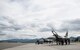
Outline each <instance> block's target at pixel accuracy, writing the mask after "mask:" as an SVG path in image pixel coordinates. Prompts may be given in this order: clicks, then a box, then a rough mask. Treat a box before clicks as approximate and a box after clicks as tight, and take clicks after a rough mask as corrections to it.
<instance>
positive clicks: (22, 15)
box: [0, 0, 80, 39]
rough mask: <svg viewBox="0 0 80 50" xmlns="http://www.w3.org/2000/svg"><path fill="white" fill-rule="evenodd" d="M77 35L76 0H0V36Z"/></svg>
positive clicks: (79, 5)
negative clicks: (67, 32) (53, 33)
mask: <svg viewBox="0 0 80 50" xmlns="http://www.w3.org/2000/svg"><path fill="white" fill-rule="evenodd" d="M51 27H54V28H55V30H56V31H57V32H58V34H60V35H61V36H64V35H65V33H66V30H67V29H68V30H69V36H77V35H80V33H79V32H80V0H0V39H10V38H37V37H38V38H41V37H48V36H52V33H51Z"/></svg>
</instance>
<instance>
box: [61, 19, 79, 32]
mask: <svg viewBox="0 0 80 50" xmlns="http://www.w3.org/2000/svg"><path fill="white" fill-rule="evenodd" d="M79 26H80V19H75V20H70V21H65V22H64V23H63V24H62V25H61V28H60V29H61V31H66V30H69V31H80V27H79Z"/></svg>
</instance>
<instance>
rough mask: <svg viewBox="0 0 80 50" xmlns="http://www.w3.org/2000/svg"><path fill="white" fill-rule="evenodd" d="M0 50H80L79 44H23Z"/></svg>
mask: <svg viewBox="0 0 80 50" xmlns="http://www.w3.org/2000/svg"><path fill="white" fill-rule="evenodd" d="M2 50H80V43H72V44H71V45H63V46H62V45H55V44H40V45H37V44H34V43H30V44H25V45H21V46H16V47H12V48H6V49H2Z"/></svg>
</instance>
